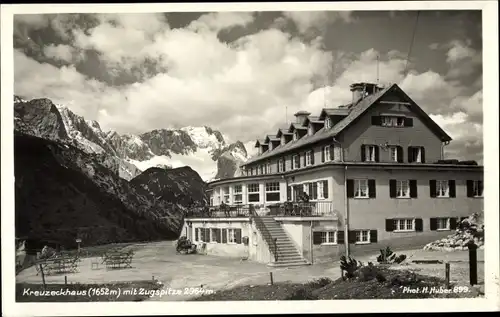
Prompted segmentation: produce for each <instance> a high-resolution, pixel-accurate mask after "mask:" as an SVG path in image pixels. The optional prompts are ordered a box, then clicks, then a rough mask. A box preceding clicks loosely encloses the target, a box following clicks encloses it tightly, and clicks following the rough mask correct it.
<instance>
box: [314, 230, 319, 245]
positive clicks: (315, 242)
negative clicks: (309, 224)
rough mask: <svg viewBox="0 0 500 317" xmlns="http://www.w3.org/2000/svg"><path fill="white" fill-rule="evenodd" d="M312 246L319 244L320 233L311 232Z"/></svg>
mask: <svg viewBox="0 0 500 317" xmlns="http://www.w3.org/2000/svg"><path fill="white" fill-rule="evenodd" d="M313 244H316V245H317V244H321V232H320V231H314V232H313Z"/></svg>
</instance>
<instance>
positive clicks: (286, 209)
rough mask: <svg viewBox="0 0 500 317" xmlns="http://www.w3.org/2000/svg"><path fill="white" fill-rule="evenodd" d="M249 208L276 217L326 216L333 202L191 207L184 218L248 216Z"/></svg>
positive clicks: (249, 214)
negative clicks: (260, 206)
mask: <svg viewBox="0 0 500 317" xmlns="http://www.w3.org/2000/svg"><path fill="white" fill-rule="evenodd" d="M250 208H254V209H259V210H260V211H256V212H257V213H259V214H260V215H262V216H265V215H269V216H277V217H280V216H281V217H327V216H333V215H334V214H335V213H334V212H333V202H331V201H314V202H286V203H276V204H272V205H266V206H264V207H262V208H259V207H258V206H255V207H254V205H251V204H249V205H220V206H212V207H205V208H196V209H191V210H189V212H188V213H187V214H186V218H248V217H250V216H251V215H252V212H251V211H250Z"/></svg>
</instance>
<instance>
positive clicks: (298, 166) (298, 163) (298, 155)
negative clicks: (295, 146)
mask: <svg viewBox="0 0 500 317" xmlns="http://www.w3.org/2000/svg"><path fill="white" fill-rule="evenodd" d="M297 157H298V158H299V159H298V160H297V168H300V154H297Z"/></svg>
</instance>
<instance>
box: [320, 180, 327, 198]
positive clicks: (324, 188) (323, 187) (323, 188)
mask: <svg viewBox="0 0 500 317" xmlns="http://www.w3.org/2000/svg"><path fill="white" fill-rule="evenodd" d="M318 198H319V199H327V198H328V181H319V182H318Z"/></svg>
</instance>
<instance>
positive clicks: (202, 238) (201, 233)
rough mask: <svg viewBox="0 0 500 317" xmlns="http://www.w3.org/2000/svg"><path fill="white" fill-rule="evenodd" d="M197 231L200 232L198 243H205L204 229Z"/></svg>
mask: <svg viewBox="0 0 500 317" xmlns="http://www.w3.org/2000/svg"><path fill="white" fill-rule="evenodd" d="M199 230H200V241H201V242H206V241H205V229H203V228H200V229H199Z"/></svg>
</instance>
